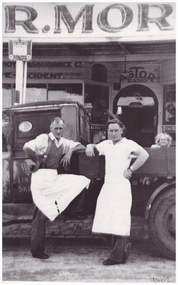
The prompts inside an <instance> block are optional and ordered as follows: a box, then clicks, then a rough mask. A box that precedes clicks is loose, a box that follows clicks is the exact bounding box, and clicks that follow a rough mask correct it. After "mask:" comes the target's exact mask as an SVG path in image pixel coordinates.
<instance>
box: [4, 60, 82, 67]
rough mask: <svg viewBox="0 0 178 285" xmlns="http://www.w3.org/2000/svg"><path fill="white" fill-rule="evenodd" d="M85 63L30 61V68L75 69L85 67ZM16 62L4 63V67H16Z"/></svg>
mask: <svg viewBox="0 0 178 285" xmlns="http://www.w3.org/2000/svg"><path fill="white" fill-rule="evenodd" d="M84 65H85V62H82V61H66V62H65V61H29V62H28V63H27V66H28V67H35V68H73V67H76V68H78V67H84ZM15 66H16V62H15V61H14V62H13V61H3V67H14V68H15Z"/></svg>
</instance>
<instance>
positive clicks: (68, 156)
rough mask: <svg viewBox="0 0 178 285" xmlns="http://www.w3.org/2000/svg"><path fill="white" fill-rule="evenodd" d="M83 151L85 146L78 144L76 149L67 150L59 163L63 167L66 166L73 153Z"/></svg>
mask: <svg viewBox="0 0 178 285" xmlns="http://www.w3.org/2000/svg"><path fill="white" fill-rule="evenodd" d="M82 150H83V151H84V150H85V146H84V145H82V144H78V145H77V146H76V147H74V148H69V149H68V151H67V153H66V154H65V155H64V156H63V158H62V159H61V162H60V163H62V165H63V166H67V165H68V164H69V163H70V159H71V156H72V154H73V152H75V151H82Z"/></svg>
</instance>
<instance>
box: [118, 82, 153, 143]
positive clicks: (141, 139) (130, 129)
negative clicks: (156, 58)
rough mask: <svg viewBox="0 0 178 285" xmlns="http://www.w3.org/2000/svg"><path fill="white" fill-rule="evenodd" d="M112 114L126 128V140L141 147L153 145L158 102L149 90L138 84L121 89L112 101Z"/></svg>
mask: <svg viewBox="0 0 178 285" xmlns="http://www.w3.org/2000/svg"><path fill="white" fill-rule="evenodd" d="M113 113H114V114H117V115H118V117H119V119H120V120H121V121H122V122H123V123H124V125H125V126H126V129H127V138H128V139H132V140H134V141H136V142H137V143H138V144H140V145H141V146H143V147H150V146H151V145H152V144H153V143H154V138H155V136H156V133H157V122H158V100H157V98H156V95H155V94H154V92H153V91H152V90H151V89H150V88H148V87H146V86H143V85H139V84H133V85H130V86H127V87H125V88H123V89H122V90H121V91H120V92H119V93H118V94H117V95H116V97H115V99H114V102H113Z"/></svg>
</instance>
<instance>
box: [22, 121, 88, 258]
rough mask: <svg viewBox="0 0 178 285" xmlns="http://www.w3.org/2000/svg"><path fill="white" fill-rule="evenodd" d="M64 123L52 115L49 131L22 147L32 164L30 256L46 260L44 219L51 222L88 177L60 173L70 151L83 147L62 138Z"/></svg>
mask: <svg viewBox="0 0 178 285" xmlns="http://www.w3.org/2000/svg"><path fill="white" fill-rule="evenodd" d="M64 128H65V124H64V121H63V120H62V119H61V118H60V117H55V118H54V119H53V120H52V122H51V125H50V133H49V134H41V135H39V136H37V137H36V138H35V139H34V140H31V141H29V142H27V143H25V145H24V147H23V150H24V151H25V152H26V154H27V155H28V157H29V158H30V159H32V160H33V162H34V163H35V165H34V169H33V173H32V176H31V191H32V197H33V201H34V203H35V205H36V208H35V211H34V216H33V221H32V230H31V252H32V256H33V257H35V258H40V259H47V258H48V257H49V256H48V255H47V254H46V253H45V232H46V222H47V219H50V220H51V221H54V220H55V218H56V217H57V216H58V215H59V214H61V213H62V212H63V211H64V210H65V209H66V208H67V207H68V205H69V204H71V201H73V200H74V198H75V197H78V196H79V194H80V193H81V192H82V191H83V189H85V188H88V186H89V184H90V180H89V179H88V178H86V177H85V176H82V175H73V174H61V173H59V171H58V170H59V168H60V167H59V166H61V165H63V167H66V166H68V164H69V163H70V159H71V156H72V153H73V152H74V151H76V150H83V149H85V147H84V146H83V145H81V144H80V143H79V142H74V141H72V140H68V139H65V138H63V137H62V135H63V132H64Z"/></svg>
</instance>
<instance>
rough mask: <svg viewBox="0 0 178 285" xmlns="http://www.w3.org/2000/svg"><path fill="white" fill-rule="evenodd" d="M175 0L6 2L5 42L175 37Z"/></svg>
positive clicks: (137, 39)
mask: <svg viewBox="0 0 178 285" xmlns="http://www.w3.org/2000/svg"><path fill="white" fill-rule="evenodd" d="M175 6H176V4H175V3H165V2H163V3H160V2H159V3H151V2H148V3H125V2H124V3H120V2H119V3H118V2H116V3H112V4H111V3H107V2H104V3H90V2H89V3H77V2H76V3H75V2H73V3H60V2H56V3H55V2H51V3H47V2H43V3H42V2H41V3H40V2H39V3H35V2H33V3H28V2H23V3H18V4H17V3H13V2H12V3H11V2H7V3H5V2H4V3H3V8H2V9H3V11H2V12H3V13H2V14H3V41H4V42H6V41H8V40H9V39H13V38H19V36H20V38H22V39H29V38H30V39H32V40H33V42H51V39H52V40H53V42H58V43H59V42H60V41H61V42H81V39H82V41H83V42H90V41H95V42H100V41H103V40H104V41H117V40H118V41H119V42H122V41H124V42H127V41H145V40H146V41H154V40H172V39H175V10H176V8H175Z"/></svg>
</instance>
